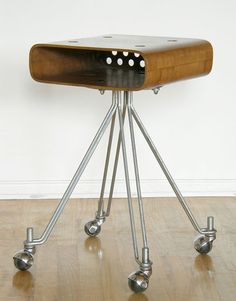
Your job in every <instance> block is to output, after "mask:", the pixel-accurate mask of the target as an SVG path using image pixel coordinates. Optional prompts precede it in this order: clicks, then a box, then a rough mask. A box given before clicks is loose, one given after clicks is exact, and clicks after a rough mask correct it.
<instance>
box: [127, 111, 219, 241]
mask: <svg viewBox="0 0 236 301" xmlns="http://www.w3.org/2000/svg"><path fill="white" fill-rule="evenodd" d="M132 115H133V117H134V119H135V121H136V123H137V125H138V127H139V129H140V131H141V132H142V134H143V136H144V138H145V139H146V141H147V143H148V145H149V147H150V149H151V150H152V152H153V154H154V156H155V158H156V160H157V162H158V163H159V165H160V167H161V169H162V171H163V173H164V174H165V176H166V178H167V180H168V182H169V184H170V185H171V187H172V189H173V191H174V192H175V194H176V196H177V198H178V200H179V202H180V204H181V205H182V207H183V209H184V211H185V213H186V215H187V216H188V218H189V220H190V222H191V223H192V225H193V227H194V229H195V230H196V231H197V232H199V233H200V234H202V235H204V236H207V237H208V239H209V240H210V241H213V240H214V239H215V238H216V229H214V228H213V227H208V226H209V223H211V224H213V221H214V218H213V217H208V219H207V220H208V226H207V227H206V228H200V226H199V225H198V223H197V221H196V219H195V217H194V216H193V214H192V212H191V210H190V208H189V207H188V205H187V203H186V201H185V199H184V197H183V196H182V194H181V192H180V190H179V189H178V187H177V185H176V183H175V181H174V179H173V178H172V176H171V174H170V172H169V171H168V169H167V167H166V165H165V163H164V161H163V160H162V158H161V156H160V154H159V152H158V151H157V149H156V147H155V145H154V143H153V141H152V140H151V138H150V136H149V135H148V133H147V131H146V129H145V127H144V125H143V123H142V121H141V119H140V118H139V116H138V114H137V112H136V111H135V109H134V107H133V106H132ZM209 221H211V222H209Z"/></svg>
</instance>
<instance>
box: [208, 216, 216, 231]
mask: <svg viewBox="0 0 236 301" xmlns="http://www.w3.org/2000/svg"><path fill="white" fill-rule="evenodd" d="M207 230H210V231H212V230H214V217H213V216H208V217H207Z"/></svg>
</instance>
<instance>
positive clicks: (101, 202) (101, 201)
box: [97, 112, 116, 217]
mask: <svg viewBox="0 0 236 301" xmlns="http://www.w3.org/2000/svg"><path fill="white" fill-rule="evenodd" d="M115 120H116V112H115V113H114V115H113V117H112V121H111V128H110V134H109V140H108V145H107V154H106V161H105V167H104V172H103V179H102V187H101V192H100V197H99V201H98V211H97V216H98V217H100V216H101V215H103V207H104V191H105V187H106V180H107V172H108V167H109V161H110V155H111V146H112V138H113V133H114V126H115Z"/></svg>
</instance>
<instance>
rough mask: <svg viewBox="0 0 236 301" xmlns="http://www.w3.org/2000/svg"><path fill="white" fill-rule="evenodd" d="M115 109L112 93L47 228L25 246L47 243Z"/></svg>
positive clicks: (114, 99)
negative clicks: (93, 135)
mask: <svg viewBox="0 0 236 301" xmlns="http://www.w3.org/2000/svg"><path fill="white" fill-rule="evenodd" d="M116 109H117V100H116V97H115V93H114V92H113V95H112V105H111V107H110V109H109V111H108V112H107V114H106V116H105V118H104V120H103V122H102V124H101V126H100V127H99V129H98V131H97V133H96V135H95V137H94V139H93V141H92V143H91V144H90V146H89V148H88V150H87V152H86V154H85V156H84V158H83V160H82V161H81V163H80V165H79V167H78V169H77V171H76V173H75V174H74V176H73V178H72V180H71V182H70V184H69V185H68V187H67V189H66V191H65V193H64V195H63V197H62V199H61V201H60V203H59V204H58V206H57V208H56V210H55V212H54V214H53V216H52V217H51V219H50V221H49V223H48V225H47V227H46V228H45V230H44V232H43V234H42V235H41V237H40V238H38V239H34V240H33V241H32V242H30V243H28V242H26V244H25V245H26V246H33V245H39V244H43V243H44V242H45V241H47V239H48V237H49V235H50V233H51V232H52V230H53V228H54V226H55V224H56V222H57V220H58V218H59V217H60V215H61V213H62V211H63V209H64V207H65V205H66V203H67V202H68V200H69V198H70V196H71V194H72V192H73V190H74V188H75V186H76V185H77V183H78V181H79V179H80V177H81V175H82V173H83V171H84V169H85V168H86V166H87V164H88V162H89V160H90V158H91V156H92V154H93V153H94V151H95V149H96V147H97V145H98V143H99V141H100V140H101V138H102V136H103V134H104V132H105V130H106V128H107V126H108V124H109V123H110V121H111V119H112V117H113V115H114V113H115V112H116Z"/></svg>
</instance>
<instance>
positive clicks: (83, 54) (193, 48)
mask: <svg viewBox="0 0 236 301" xmlns="http://www.w3.org/2000/svg"><path fill="white" fill-rule="evenodd" d="M212 60H213V50H212V46H211V44H210V43H209V42H207V41H205V40H199V39H186V38H170V37H149V36H131V35H105V36H99V37H94V38H82V39H75V40H68V41H63V42H53V43H49V44H36V45H34V46H33V47H32V48H31V51H30V72H31V75H32V77H33V78H34V79H35V80H36V81H40V82H45V83H54V84H64V85H77V86H85V87H89V88H96V89H106V90H142V89H151V88H154V87H158V86H163V85H165V84H168V83H171V82H174V81H178V80H183V79H188V78H193V77H197V76H202V75H205V74H208V73H209V72H210V71H211V68H212Z"/></svg>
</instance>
